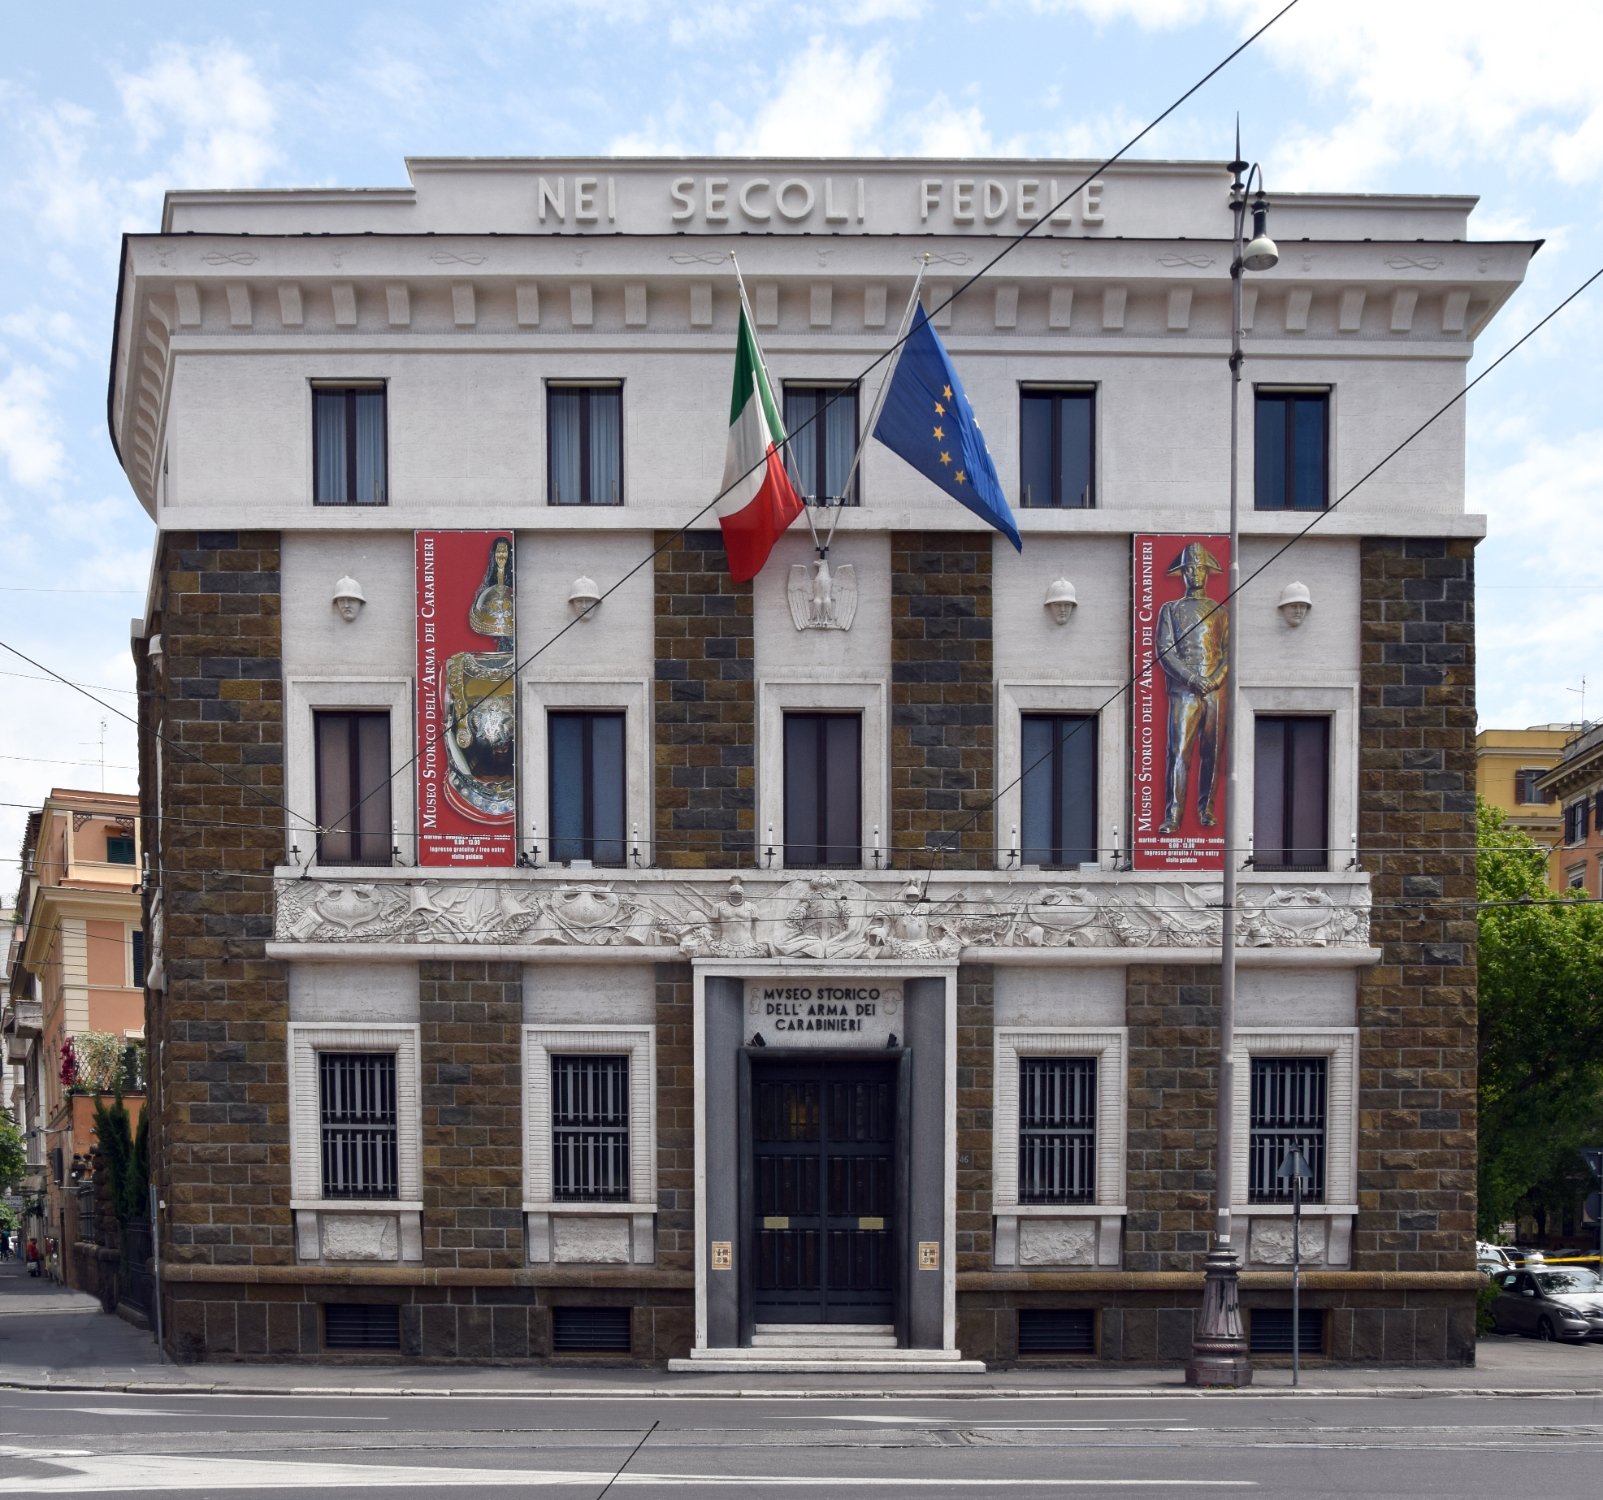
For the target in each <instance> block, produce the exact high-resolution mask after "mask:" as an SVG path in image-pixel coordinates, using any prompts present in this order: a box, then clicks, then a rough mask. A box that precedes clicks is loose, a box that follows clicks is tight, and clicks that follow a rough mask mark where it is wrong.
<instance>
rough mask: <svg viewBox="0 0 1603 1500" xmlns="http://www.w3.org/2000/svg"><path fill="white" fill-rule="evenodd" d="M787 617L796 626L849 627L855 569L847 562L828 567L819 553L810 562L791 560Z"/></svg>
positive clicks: (854, 600)
mask: <svg viewBox="0 0 1603 1500" xmlns="http://www.w3.org/2000/svg"><path fill="white" fill-rule="evenodd" d="M787 592H788V593H789V595H790V617H791V619H792V620H794V621H795V622H796V628H797V629H798V630H850V629H851V628H852V620H853V619H854V618H855V616H856V614H857V569H856V568H854V567H853V566H852V565H851V564H850V563H843V564H842V565H841V566H840V567H838V568H834V569H831V567H830V566H829V560H828V559H827V558H823V557H820V558H819V559H818V560H817V561H816V562H814V563H813V564H811V565H810V566H809V565H808V564H807V563H792V564H791V569H790V583H789V585H788V586H787Z"/></svg>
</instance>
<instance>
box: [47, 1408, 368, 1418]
mask: <svg viewBox="0 0 1603 1500" xmlns="http://www.w3.org/2000/svg"><path fill="white" fill-rule="evenodd" d="M50 1409H51V1410H52V1411H72V1412H82V1413H83V1414H84V1415H85V1416H89V1417H188V1418H192V1417H193V1416H194V1415H195V1414H194V1413H193V1412H186V1411H172V1410H169V1409H168V1408H166V1407H160V1406H53V1407H51V1408H50ZM229 1420H230V1421H241V1422H388V1421H389V1420H390V1418H388V1417H311V1416H302V1415H301V1414H300V1413H299V1412H274V1411H260V1412H255V1411H250V1412H246V1411H237V1412H231V1413H229Z"/></svg>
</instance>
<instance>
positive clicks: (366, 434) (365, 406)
mask: <svg viewBox="0 0 1603 1500" xmlns="http://www.w3.org/2000/svg"><path fill="white" fill-rule="evenodd" d="M385 427H386V421H385V412H384V387H383V386H381V385H366V386H316V387H314V388H313V390H312V500H313V502H314V503H315V504H318V505H383V504H385V502H386V498H387V494H386V489H385V486H386V483H387V475H386V468H387V459H386V453H385V449H386V446H387V437H386V433H385Z"/></svg>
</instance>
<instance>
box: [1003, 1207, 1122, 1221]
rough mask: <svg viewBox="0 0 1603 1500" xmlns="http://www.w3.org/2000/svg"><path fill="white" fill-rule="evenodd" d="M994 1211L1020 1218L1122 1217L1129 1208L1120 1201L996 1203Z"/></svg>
mask: <svg viewBox="0 0 1603 1500" xmlns="http://www.w3.org/2000/svg"><path fill="white" fill-rule="evenodd" d="M996 1212H997V1213H998V1214H1017V1215H1018V1216H1019V1217H1020V1218H1021V1219H1026V1218H1057V1219H1067V1218H1083V1219H1095V1218H1101V1217H1103V1216H1105V1215H1107V1214H1118V1215H1119V1216H1120V1217H1121V1218H1122V1217H1123V1216H1124V1215H1125V1214H1127V1213H1128V1212H1129V1209H1127V1208H1126V1207H1125V1206H1124V1204H1122V1203H998V1204H997V1205H996Z"/></svg>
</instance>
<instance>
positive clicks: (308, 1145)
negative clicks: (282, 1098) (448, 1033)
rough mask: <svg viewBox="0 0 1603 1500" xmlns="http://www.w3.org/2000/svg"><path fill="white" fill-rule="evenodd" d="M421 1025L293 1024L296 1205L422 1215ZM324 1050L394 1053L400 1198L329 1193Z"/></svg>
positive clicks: (291, 1127) (291, 1067)
mask: <svg viewBox="0 0 1603 1500" xmlns="http://www.w3.org/2000/svg"><path fill="white" fill-rule="evenodd" d="M419 1038H420V1028H419V1027H418V1026H417V1025H415V1024H406V1023H395V1022H384V1023H377V1024H373V1025H352V1024H350V1023H346V1022H337V1021H291V1022H290V1023H289V1121H290V1124H289V1130H290V1207H291V1208H292V1209H295V1210H305V1211H314V1210H315V1211H319V1212H360V1213H376V1212H383V1211H390V1212H394V1211H396V1210H402V1211H411V1212H416V1213H421V1212H422V1210H423V1081H422V1063H421V1049H420V1040H419ZM320 1052H391V1053H394V1054H395V1157H396V1184H397V1192H398V1195H399V1196H397V1197H396V1198H393V1199H389V1198H325V1197H324V1196H323V1162H322V1113H321V1109H320V1099H319V1091H318V1071H317V1055H318V1053H320Z"/></svg>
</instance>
